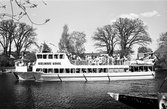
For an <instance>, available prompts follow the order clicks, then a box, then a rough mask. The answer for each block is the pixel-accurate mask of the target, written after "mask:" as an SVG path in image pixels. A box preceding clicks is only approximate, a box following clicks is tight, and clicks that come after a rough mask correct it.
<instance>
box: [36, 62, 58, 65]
mask: <svg viewBox="0 0 167 109" xmlns="http://www.w3.org/2000/svg"><path fill="white" fill-rule="evenodd" d="M38 65H61V63H60V62H52V63H51V62H39V63H38Z"/></svg>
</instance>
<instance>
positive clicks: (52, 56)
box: [37, 54, 65, 59]
mask: <svg viewBox="0 0 167 109" xmlns="http://www.w3.org/2000/svg"><path fill="white" fill-rule="evenodd" d="M64 57H65V56H64V54H37V59H64Z"/></svg>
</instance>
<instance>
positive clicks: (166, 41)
mask: <svg viewBox="0 0 167 109" xmlns="http://www.w3.org/2000/svg"><path fill="white" fill-rule="evenodd" d="M155 54H156V56H157V58H158V61H157V67H162V68H164V67H167V32H165V33H162V34H160V37H159V39H158V49H157V50H156V51H155Z"/></svg>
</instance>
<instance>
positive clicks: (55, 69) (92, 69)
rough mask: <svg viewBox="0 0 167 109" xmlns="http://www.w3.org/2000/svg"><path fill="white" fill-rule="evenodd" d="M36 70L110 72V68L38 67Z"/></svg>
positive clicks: (46, 71)
mask: <svg viewBox="0 0 167 109" xmlns="http://www.w3.org/2000/svg"><path fill="white" fill-rule="evenodd" d="M36 71H43V72H44V73H97V72H99V73H101V72H103V73H107V72H108V69H107V68H81V69H80V68H70V69H69V68H65V69H63V68H60V69H58V68H54V69H52V68H49V69H46V68H43V69H40V68H38V69H36Z"/></svg>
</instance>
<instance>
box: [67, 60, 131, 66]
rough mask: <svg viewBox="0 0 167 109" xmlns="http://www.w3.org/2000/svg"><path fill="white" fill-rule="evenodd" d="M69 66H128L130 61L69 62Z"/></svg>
mask: <svg viewBox="0 0 167 109" xmlns="http://www.w3.org/2000/svg"><path fill="white" fill-rule="evenodd" d="M70 62H71V64H73V65H129V64H130V61H123V60H119V61H116V62H110V61H103V62H99V61H90V60H70Z"/></svg>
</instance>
